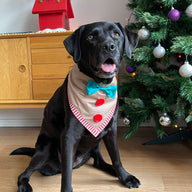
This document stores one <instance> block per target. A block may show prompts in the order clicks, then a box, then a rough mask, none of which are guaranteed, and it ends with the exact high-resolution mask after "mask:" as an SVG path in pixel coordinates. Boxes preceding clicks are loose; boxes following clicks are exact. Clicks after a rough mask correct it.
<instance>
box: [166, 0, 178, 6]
mask: <svg viewBox="0 0 192 192" xmlns="http://www.w3.org/2000/svg"><path fill="white" fill-rule="evenodd" d="M162 3H163V4H164V5H165V6H166V7H171V6H172V5H173V4H175V3H177V0H162Z"/></svg>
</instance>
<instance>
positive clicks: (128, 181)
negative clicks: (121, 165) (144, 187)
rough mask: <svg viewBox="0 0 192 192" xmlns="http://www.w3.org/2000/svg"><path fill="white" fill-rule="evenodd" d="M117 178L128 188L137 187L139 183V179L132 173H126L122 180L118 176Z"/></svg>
mask: <svg viewBox="0 0 192 192" xmlns="http://www.w3.org/2000/svg"><path fill="white" fill-rule="evenodd" d="M119 179H120V180H121V182H122V183H123V185H125V186H126V187H128V188H129V189H131V188H138V187H139V185H141V183H140V181H139V179H137V178H136V177H135V176H133V175H128V176H127V177H126V178H125V179H124V180H122V179H121V178H119Z"/></svg>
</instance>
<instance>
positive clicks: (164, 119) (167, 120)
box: [159, 113, 171, 126]
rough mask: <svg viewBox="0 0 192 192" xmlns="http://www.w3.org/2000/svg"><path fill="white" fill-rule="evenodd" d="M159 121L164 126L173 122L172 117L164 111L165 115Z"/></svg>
mask: <svg viewBox="0 0 192 192" xmlns="http://www.w3.org/2000/svg"><path fill="white" fill-rule="evenodd" d="M159 123H160V124H161V125H162V126H169V125H170V124H171V119H170V117H169V116H168V115H167V113H164V114H163V116H161V117H160V118H159Z"/></svg>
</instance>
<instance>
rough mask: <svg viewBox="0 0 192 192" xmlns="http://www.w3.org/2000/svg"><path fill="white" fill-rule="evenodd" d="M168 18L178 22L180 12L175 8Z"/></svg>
mask: <svg viewBox="0 0 192 192" xmlns="http://www.w3.org/2000/svg"><path fill="white" fill-rule="evenodd" d="M168 17H169V19H171V21H178V20H179V18H180V12H179V11H178V10H177V9H174V8H173V9H172V10H171V11H169V13H168Z"/></svg>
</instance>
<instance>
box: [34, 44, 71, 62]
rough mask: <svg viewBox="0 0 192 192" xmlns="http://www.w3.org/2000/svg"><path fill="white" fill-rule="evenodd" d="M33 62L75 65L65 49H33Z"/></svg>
mask: <svg viewBox="0 0 192 192" xmlns="http://www.w3.org/2000/svg"><path fill="white" fill-rule="evenodd" d="M31 60H32V64H49V63H53V64H54V63H55V64H60V63H73V59H72V57H71V56H70V55H69V54H68V53H67V51H66V49H65V48H51V49H32V50H31Z"/></svg>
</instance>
